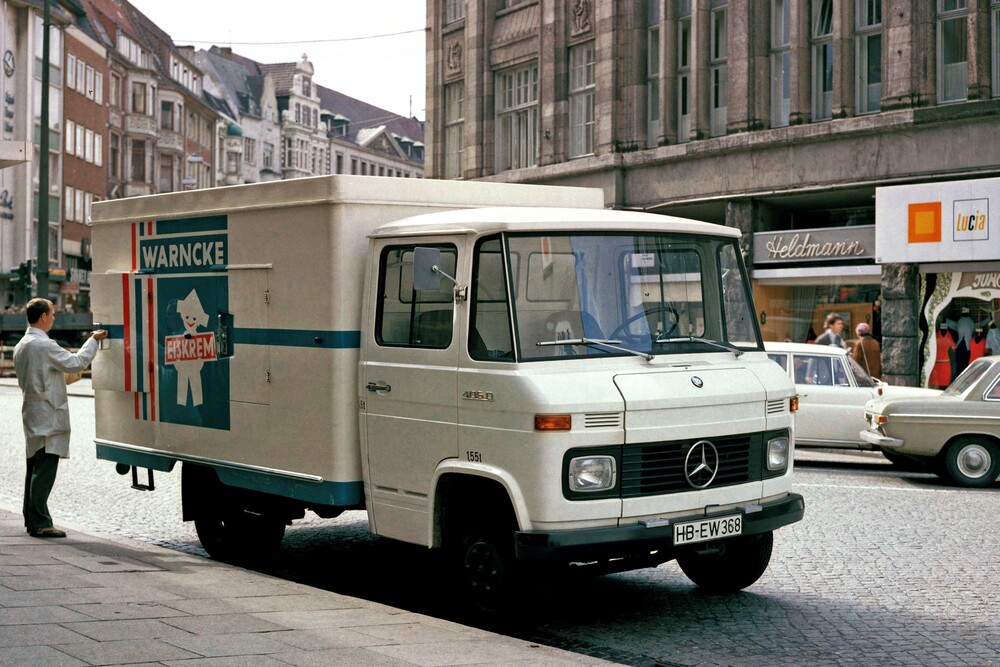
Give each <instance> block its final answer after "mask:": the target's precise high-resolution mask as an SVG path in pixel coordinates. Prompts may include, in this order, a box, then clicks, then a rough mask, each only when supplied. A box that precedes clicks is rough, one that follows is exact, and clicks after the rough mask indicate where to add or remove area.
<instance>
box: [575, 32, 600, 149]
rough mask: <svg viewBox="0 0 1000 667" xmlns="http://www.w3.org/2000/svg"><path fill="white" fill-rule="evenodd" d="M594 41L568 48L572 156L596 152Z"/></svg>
mask: <svg viewBox="0 0 1000 667" xmlns="http://www.w3.org/2000/svg"><path fill="white" fill-rule="evenodd" d="M594 52H595V49H594V42H593V41H590V42H586V43H584V44H580V45H578V46H574V47H571V48H570V50H569V156H570V157H571V158H574V157H580V156H583V155H593V153H594V90H595V88H596V86H595V78H594Z"/></svg>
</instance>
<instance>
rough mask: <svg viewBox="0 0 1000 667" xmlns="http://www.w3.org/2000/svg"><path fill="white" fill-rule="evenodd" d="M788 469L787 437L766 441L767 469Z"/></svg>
mask: <svg viewBox="0 0 1000 667" xmlns="http://www.w3.org/2000/svg"><path fill="white" fill-rule="evenodd" d="M787 467H788V436H782V437H780V438H771V439H770V440H768V441H767V469H768V470H784V469H785V468H787Z"/></svg>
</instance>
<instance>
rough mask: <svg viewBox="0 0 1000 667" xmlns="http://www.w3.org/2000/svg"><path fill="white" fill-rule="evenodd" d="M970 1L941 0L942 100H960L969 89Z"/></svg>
mask: <svg viewBox="0 0 1000 667" xmlns="http://www.w3.org/2000/svg"><path fill="white" fill-rule="evenodd" d="M968 13H969V9H968V0H938V15H937V61H938V77H937V87H938V102H959V101H961V100H964V99H966V97H967V95H968V89H969V83H968V81H969V79H968V77H969V63H968V60H969V38H968V37H969V35H968V33H969V25H968Z"/></svg>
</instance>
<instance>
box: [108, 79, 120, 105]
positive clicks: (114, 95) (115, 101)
mask: <svg viewBox="0 0 1000 667" xmlns="http://www.w3.org/2000/svg"><path fill="white" fill-rule="evenodd" d="M108 95H109V97H110V98H111V99H109V100H108V104H110V105H111V106H113V107H117V108H119V109H120V108H121V106H122V78H121V77H120V76H118V75H117V74H112V75H111V90H110V91H109V93H108Z"/></svg>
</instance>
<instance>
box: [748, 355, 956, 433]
mask: <svg viewBox="0 0 1000 667" xmlns="http://www.w3.org/2000/svg"><path fill="white" fill-rule="evenodd" d="M764 349H765V350H767V356H768V357H770V358H771V360H772V361H774V362H776V363H777V364H778V365H779V366H781V367H782V368H784V369H785V371H786V372H787V373H788V374H789V375H790V376H791V378H792V380H793V381H794V382H795V388H796V389H797V390H798V392H799V411H798V412H797V413H796V415H795V444H796V446H798V447H836V448H847V449H868V450H871V449H875V447H874V446H873V445H871V444H869V443H867V442H865V441H863V440H862V439H861V437H860V436H859V435H858V434H859V432H860V431H861V430H862V429H864V428H865V404H866V403H868V401H870V400H872V399H874V398H878V397H880V396H885V397H887V398H888V397H904V396H914V397H918V396H919V397H931V396H936V395H938V394H940V393H941V392H940V391H939V390H937V389H922V388H919V387H901V386H894V385H893V386H890V385H887V384H884V383H882V382H880V381H878V380H876V379H875V378H873V377H871V376H870V375H868V373H867V372H866V371H865V369H864V368H862V367H861V365H860V364H858V362H856V361H854V358H853V357H851V355H850V354H849V353H848V351H847V350H845V349H843V348H839V347H834V346H832V345H807V344H804V343H775V342H766V343H764Z"/></svg>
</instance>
